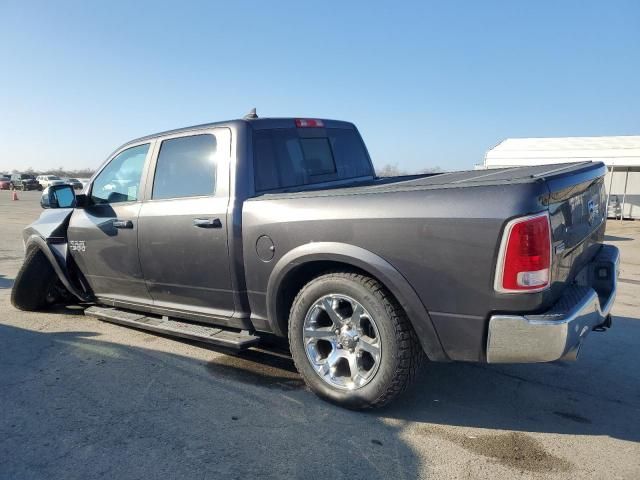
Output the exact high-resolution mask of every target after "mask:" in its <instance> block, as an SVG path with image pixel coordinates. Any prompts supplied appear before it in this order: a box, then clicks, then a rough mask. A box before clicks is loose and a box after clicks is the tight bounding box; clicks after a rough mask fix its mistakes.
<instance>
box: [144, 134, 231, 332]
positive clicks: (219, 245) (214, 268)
mask: <svg viewBox="0 0 640 480" xmlns="http://www.w3.org/2000/svg"><path fill="white" fill-rule="evenodd" d="M157 151H158V153H157V155H156V159H155V161H154V162H153V165H152V167H151V169H150V171H149V173H148V187H147V192H146V198H147V200H146V201H145V202H144V204H143V206H142V209H141V211H140V220H139V224H140V237H139V242H140V263H141V266H142V271H143V273H144V276H145V279H146V283H147V288H148V290H149V292H150V294H151V297H152V298H153V303H154V306H157V307H160V308H162V309H165V310H168V311H173V312H175V313H177V314H178V315H179V314H180V312H183V313H184V312H186V313H189V314H196V315H202V316H203V317H205V318H202V319H203V320H206V317H213V320H214V321H215V319H216V318H217V319H225V318H228V317H230V316H231V315H232V314H233V312H234V303H233V295H232V287H231V276H230V270H229V251H228V248H227V224H226V220H227V206H228V203H229V193H228V192H229V160H230V152H231V132H230V130H229V129H227V128H215V129H208V130H203V131H197V132H189V133H182V134H179V135H173V136H167V137H164V138H162V139H160V140H159V144H158V148H157Z"/></svg>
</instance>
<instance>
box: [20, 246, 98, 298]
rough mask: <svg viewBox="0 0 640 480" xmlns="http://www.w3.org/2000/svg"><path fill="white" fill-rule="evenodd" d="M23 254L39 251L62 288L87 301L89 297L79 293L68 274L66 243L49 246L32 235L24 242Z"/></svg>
mask: <svg viewBox="0 0 640 480" xmlns="http://www.w3.org/2000/svg"><path fill="white" fill-rule="evenodd" d="M24 246H25V253H29V252H31V251H32V250H34V249H38V250H40V251H41V252H42V253H43V254H44V256H45V257H46V259H47V260H48V261H49V263H50V264H51V267H52V268H53V271H54V272H55V274H56V275H57V277H58V278H59V279H60V281H61V282H62V284H63V285H64V287H65V288H66V289H67V290H68V291H69V293H71V294H73V295H74V296H75V297H77V298H78V299H79V300H81V301H87V300H89V297H88V296H87V295H86V294H85V293H83V292H81V291H80V290H79V289H78V288H77V287H76V286H75V285H74V284H73V282H72V281H71V278H70V272H69V270H68V268H67V266H66V254H67V243H66V242H65V243H62V244H55V247H57V248H56V250H53V248H52V247H54V245H50V244H49V243H48V242H47V241H46V240H45V239H43V238H42V237H40V236H38V235H36V234H32V235H30V236H29V237H28V238H27V240H26V241H25V245H24Z"/></svg>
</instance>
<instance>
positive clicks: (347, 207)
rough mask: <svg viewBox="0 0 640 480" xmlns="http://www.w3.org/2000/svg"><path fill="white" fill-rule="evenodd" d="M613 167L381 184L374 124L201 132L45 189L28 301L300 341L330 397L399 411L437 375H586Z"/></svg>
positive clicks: (131, 321)
mask: <svg viewBox="0 0 640 480" xmlns="http://www.w3.org/2000/svg"><path fill="white" fill-rule="evenodd" d="M604 174H605V167H604V166H603V164H602V163H593V162H582V163H574V164H563V165H543V166H534V167H521V168H508V169H496V170H476V171H463V172H452V173H438V174H424V175H414V176H405V177H397V178H377V177H376V175H375V172H374V168H373V164H372V162H371V159H370V157H369V154H368V153H367V149H366V147H365V144H364V143H363V141H362V138H361V136H360V134H359V133H358V130H357V129H356V127H355V126H354V125H353V124H351V123H348V122H344V121H335V120H325V119H307V118H257V116H256V115H249V116H247V117H245V118H243V119H239V120H233V121H226V122H219V123H211V124H206V125H198V126H194V127H189V128H183V129H179V130H173V131H167V132H162V133H158V134H155V135H150V136H147V137H143V138H139V139H137V140H133V141H131V142H128V143H127V144H125V145H123V146H121V147H120V148H118V149H117V150H116V151H115V152H113V154H112V155H111V156H110V157H109V158H108V159H107V161H106V162H105V163H104V164H103V165H102V167H101V168H100V169H99V170H98V171H97V172H96V174H95V175H94V176H93V178H92V179H91V181H90V183H89V185H88V186H87V188H86V189H85V190H84V192H85V193H84V194H75V192H74V191H73V188H72V187H71V186H69V185H54V186H51V187H49V188H48V189H47V190H45V191H44V192H43V195H42V200H41V204H42V206H43V207H44V208H45V211H44V212H43V213H42V215H41V217H40V219H39V220H37V221H36V222H35V223H33V224H32V225H30V226H29V227H27V228H26V229H25V230H24V243H25V250H26V255H25V260H24V264H23V266H22V268H21V270H20V272H19V273H18V275H17V278H16V280H15V283H14V287H13V291H12V297H11V298H12V302H13V305H14V306H16V307H17V308H19V309H23V310H39V309H45V308H47V307H48V306H49V305H51V304H53V303H60V302H76V303H80V304H82V305H86V306H87V308H86V310H85V314H86V315H91V316H94V317H97V318H99V319H102V320H106V321H109V322H113V323H117V324H121V325H125V326H130V327H134V328H138V329H144V330H149V331H152V332H157V333H160V334H164V335H172V336H178V337H184V338H188V339H191V340H197V341H201V342H208V343H211V344H215V345H218V346H223V347H230V348H235V349H245V348H250V347H252V346H255V345H258V344H260V343H261V342H265V341H269V340H268V339H271V340H273V337H274V336H276V337H284V338H287V339H288V345H289V349H290V351H291V355H292V357H293V361H294V362H295V365H296V367H297V369H298V371H299V372H300V374H301V376H302V377H303V378H304V380H305V382H306V383H307V385H308V386H309V387H310V389H311V390H312V391H313V392H315V393H316V394H318V395H319V396H320V397H322V398H324V399H326V400H329V401H331V402H333V403H336V404H339V405H342V406H345V407H348V408H353V409H362V408H371V407H378V406H381V405H384V404H386V403H387V402H389V401H390V400H392V399H393V398H394V397H396V396H397V394H398V393H400V392H401V391H403V390H404V389H405V388H406V387H407V386H408V385H409V384H410V383H411V381H412V379H413V378H414V377H415V375H416V372H417V370H418V367H419V365H420V364H421V363H422V361H423V360H424V359H425V358H426V359H428V360H430V361H431V362H447V361H464V362H488V363H527V362H551V361H555V360H573V359H575V358H576V357H577V355H578V352H579V350H580V348H581V347H582V345H583V343H584V340H585V338H586V337H587V335H588V334H589V333H590V332H591V331H592V330H596V331H603V330H605V329H606V328H608V327H609V326H610V325H611V314H610V312H611V307H612V305H613V301H614V298H615V294H616V278H617V273H618V264H619V254H618V250H617V249H616V248H615V247H613V246H609V245H604V244H603V238H604V230H605V221H606V195H605V191H604V185H603V177H604Z"/></svg>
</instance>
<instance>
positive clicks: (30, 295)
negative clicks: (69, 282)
mask: <svg viewBox="0 0 640 480" xmlns="http://www.w3.org/2000/svg"><path fill="white" fill-rule="evenodd" d="M57 279H58V277H57V276H56V273H55V272H54V270H53V267H52V266H51V264H50V263H49V260H47V257H45V255H44V253H42V251H41V250H40V249H38V248H34V249H32V250H31V251H29V252H28V253H27V256H26V257H25V259H24V263H23V264H22V268H21V269H20V271H19V272H18V275H17V276H16V280H15V282H14V283H13V289H12V290H11V303H12V304H13V306H14V307H16V308H17V309H19V310H26V311H36V310H42V309H44V308H46V307H48V306H50V305H51V304H52V303H53V298H52V290H53V288H54V286H55V283H56V281H57Z"/></svg>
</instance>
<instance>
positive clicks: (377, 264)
mask: <svg viewBox="0 0 640 480" xmlns="http://www.w3.org/2000/svg"><path fill="white" fill-rule="evenodd" d="M336 270H346V271H349V270H350V271H358V272H361V273H363V274H365V275H368V276H370V277H372V278H374V279H376V280H377V281H379V282H380V283H382V285H384V286H385V288H387V290H389V292H391V294H392V295H393V296H394V297H395V299H396V300H397V301H398V303H399V304H400V305H401V306H402V308H403V309H404V311H405V312H406V314H407V317H408V318H409V321H410V322H411V325H412V326H413V328H414V330H415V331H416V334H417V335H418V338H419V340H420V343H421V345H422V348H423V349H424V351H425V353H426V354H427V357H429V359H430V360H433V361H447V360H448V357H447V355H446V353H445V352H444V349H443V348H442V345H441V343H440V339H439V338H438V334H437V333H436V330H435V328H434V326H433V323H432V321H431V317H430V316H429V312H428V311H427V309H426V308H425V306H424V305H423V303H422V301H421V300H420V298H419V297H418V294H417V293H416V292H415V290H414V289H413V287H411V285H410V284H409V282H408V281H407V279H406V278H404V276H402V274H401V273H400V272H398V271H397V270H396V269H395V267H393V265H391V264H390V263H389V262H387V261H386V260H385V259H383V258H382V257H380V256H379V255H376V254H375V253H373V252H371V251H369V250H366V249H364V248H361V247H357V246H355V245H349V244H345V243H338V242H312V243H307V244H305V245H301V246H299V247H297V248H295V249H293V250H291V251H289V252H287V253H286V254H285V255H283V256H282V258H280V260H279V261H278V262H277V263H276V265H275V267H274V269H273V271H272V272H271V276H270V277H269V282H268V285H267V297H266V299H267V315H268V317H269V319H270V321H271V324H272V328H273V330H274V333H276V334H278V335H283V336H284V335H286V332H287V326H288V319H289V311H290V309H291V305H292V303H293V299H294V297H295V295H296V294H297V293H298V292H299V291H300V289H301V288H302V287H303V286H304V285H305V284H306V283H308V282H309V281H311V280H312V279H313V278H315V277H317V276H318V275H320V274H322V273H323V272H326V271H336Z"/></svg>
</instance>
